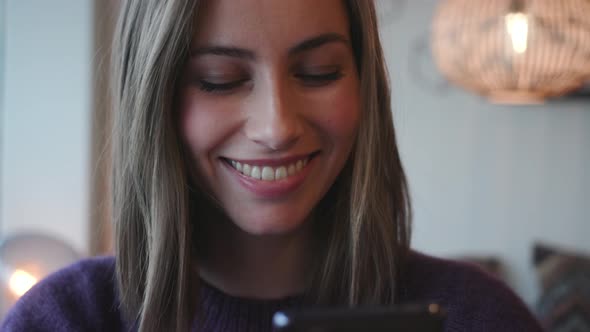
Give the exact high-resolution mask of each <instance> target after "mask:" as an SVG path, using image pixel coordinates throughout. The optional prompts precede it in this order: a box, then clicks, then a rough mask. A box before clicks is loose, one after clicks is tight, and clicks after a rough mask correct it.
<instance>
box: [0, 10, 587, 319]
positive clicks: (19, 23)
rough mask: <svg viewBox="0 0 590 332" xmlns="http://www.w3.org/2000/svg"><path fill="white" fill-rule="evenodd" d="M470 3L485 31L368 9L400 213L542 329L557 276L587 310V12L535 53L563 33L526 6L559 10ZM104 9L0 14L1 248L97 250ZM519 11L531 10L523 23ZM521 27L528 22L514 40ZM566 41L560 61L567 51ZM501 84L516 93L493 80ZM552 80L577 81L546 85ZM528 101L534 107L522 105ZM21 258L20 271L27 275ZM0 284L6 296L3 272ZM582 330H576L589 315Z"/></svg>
mask: <svg viewBox="0 0 590 332" xmlns="http://www.w3.org/2000/svg"><path fill="white" fill-rule="evenodd" d="M470 1H471V2H472V3H483V2H485V3H487V4H490V3H496V4H497V6H496V7H493V6H492V5H490V6H492V7H493V8H492V7H490V8H488V9H489V10H487V13H488V16H486V17H484V16H482V15H479V16H478V15H475V14H474V13H473V12H472V11H473V8H471V7H473V6H471V7H470V6H469V5H466V4H465V3H464V1H463V2H462V1H459V0H447V1H442V0H441V1H436V0H419V1H403V0H378V1H376V2H377V5H378V9H379V10H378V12H379V17H380V29H381V33H382V35H381V37H382V42H383V46H384V51H385V55H386V59H387V63H388V66H389V72H390V79H391V83H392V95H393V100H392V107H393V113H394V121H395V126H396V129H397V135H398V140H399V145H400V150H401V154H402V161H403V163H404V165H405V168H406V172H407V175H408V177H409V183H410V187H411V195H412V198H413V205H414V212H415V219H414V234H413V247H414V248H415V249H417V250H420V251H423V252H426V253H429V254H433V255H437V256H443V257H450V258H460V259H466V260H470V261H472V262H475V263H477V264H480V265H481V266H482V267H483V268H486V269H488V271H490V272H491V273H495V274H497V275H498V276H499V277H501V278H502V279H504V280H505V281H506V282H507V283H508V284H509V285H510V286H511V287H512V288H513V289H514V290H515V292H516V293H517V294H518V295H520V296H521V297H522V298H523V300H524V301H525V302H526V303H527V304H528V305H530V306H531V308H532V309H533V310H535V312H537V313H539V314H540V315H542V314H545V315H552V313H551V312H550V310H551V308H550V307H551V306H552V305H553V306H556V305H557V304H556V303H557V302H559V300H560V299H561V300H563V299H564V298H563V294H562V293H563V289H564V288H563V285H564V283H563V282H562V283H561V284H559V285H560V287H561V288H560V289H561V290H562V293H560V294H561V295H559V296H561V297H559V296H557V295H551V294H549V295H548V293H551V292H552V290H551V289H552V287H554V286H555V285H553V284H551V282H553V281H551V280H555V279H556V277H555V276H556V275H558V274H559V273H562V274H564V275H567V276H569V277H568V278H570V279H571V278H573V277H572V275H574V276H575V278H574V279H575V280H574V281H571V280H569V281H567V283H568V285H569V284H571V283H574V286H572V287H573V288H572V289H573V290H572V292H573V293H578V294H580V293H584V292H587V293H585V294H587V295H588V297H587V298H586V300H588V298H590V272H589V270H588V266H590V263H588V262H590V259H589V258H588V256H590V240H589V237H590V92H589V91H588V90H589V89H588V86H590V84H589V83H584V82H583V81H584V79H581V78H580V77H582V76H583V75H587V76H585V77H586V79H587V82H590V74H588V72H587V71H586V72H585V71H584V70H586V69H588V68H590V22H588V20H586V21H585V22H583V20H584V17H586V18H590V11H588V10H589V9H588V7H590V3H589V2H588V1H586V2H583V1H573V2H575V3H578V4H582V5H581V6H582V8H581V9H577V10H575V8H574V10H572V8H573V7H572V8H570V7H568V6H566V5H563V6H562V7H559V8H552V9H551V10H550V14H551V15H549V16H551V19H553V18H554V17H563V18H565V19H564V21H565V22H570V23H571V22H574V23H576V22H577V23H576V24H577V25H576V29H577V30H575V31H574V32H575V33H573V34H570V35H571V36H575V38H574V37H572V38H574V39H572V38H569V37H568V36H570V35H568V34H567V33H564V36H565V37H563V38H561V39H560V38H557V37H555V38H554V39H553V44H551V43H552V42H551V39H550V38H549V39H547V40H544V41H543V40H542V38H540V37H539V38H536V37H535V33H537V34H538V36H541V32H540V31H541V29H540V28H539V29H537V30H535V24H537V26H542V27H543V28H544V29H545V30H544V31H545V32H547V31H548V32H550V35H551V36H559V33H561V32H560V31H558V30H552V29H557V28H560V29H561V28H563V24H555V25H550V24H548V23H547V22H549V21H551V20H550V19H546V20H542V19H543V18H546V17H548V16H543V10H544V9H543V8H541V7H539V5H538V4H539V3H543V1H544V2H545V3H553V4H556V3H563V4H565V3H566V2H567V1H565V0H564V1H563V2H562V1H561V0H559V1H558V0H536V1H535V0H530V1H524V0H523V1H509V0H505V1H500V0H495V1H487V0H486V1H483V0H480V1H475V0H470ZM530 3H537V5H536V6H537V7H535V5H530ZM584 4H587V5H584ZM453 5H454V7H455V8H450V7H452V6H453ZM443 6H449V8H450V9H449V10H448V11H445V10H443V9H442V7H443ZM584 6H586V7H584ZM116 7H117V4H116V1H114V0H94V1H91V0H53V1H43V0H3V1H0V218H1V219H0V237H1V238H3V239H5V240H6V239H11V238H12V237H14V236H17V235H18V234H43V235H45V236H47V237H50V238H52V239H54V240H55V242H56V243H60V244H61V245H63V246H64V247H68V248H71V249H72V251H74V252H75V253H77V255H78V257H84V256H90V255H98V254H105V253H108V252H109V250H110V247H111V241H110V225H109V221H108V214H109V212H108V209H109V206H108V180H107V174H108V163H109V155H108V148H109V146H108V132H109V127H108V119H109V117H108V104H109V102H108V94H107V88H106V85H105V80H106V79H107V78H108V77H107V76H106V75H107V74H108V73H107V72H106V68H108V52H109V47H110V46H109V43H110V38H111V33H112V28H113V25H114V23H113V21H114V20H113V13H114V12H116ZM530 8H533V9H534V8H537V9H534V10H533V12H527V10H530ZM539 8H541V9H539ZM495 10H496V11H495ZM498 10H499V11H498ZM535 10H536V11H535ZM560 10H561V12H560ZM470 11H471V12H470ZM479 12H482V11H481V10H480V11H479ZM496 12H497V13H499V14H494V13H496ZM510 13H512V14H515V13H516V14H523V15H524V16H515V17H516V19H517V21H516V23H515V24H516V25H515V26H517V29H520V30H517V31H516V32H514V31H511V30H509V25H508V23H506V25H503V23H502V24H496V25H494V24H490V22H505V21H506V22H508V21H507V20H508V18H507V15H508V14H510ZM572 13H578V14H581V15H582V16H581V18H572V16H571V15H573V14H572ZM585 14H587V15H586V16H584V15H585ZM445 15H446V16H445ZM490 15H492V16H490ZM493 15H496V16H497V17H493ZM526 15H528V16H526ZM512 17H514V16H512ZM519 17H525V18H526V17H528V18H529V21H518V19H519ZM465 18H468V19H465ZM578 19H579V20H581V21H580V22H578V21H576V20H578ZM478 20H479V21H478ZM498 20H500V21H498ZM436 22H438V23H436ZM523 22H525V23H527V22H528V23H527V24H528V25H525V26H524V28H523ZM434 23H436V28H437V30H434V29H433V27H434V26H435V24H434ZM457 24H458V25H457ZM519 24H520V25H519ZM513 25H514V24H513ZM519 26H520V28H518V27H519ZM493 27H495V28H497V29H499V30H498V31H500V30H501V31H502V32H501V33H502V34H503V35H502V36H505V35H507V36H508V37H506V38H508V39H506V38H504V37H502V38H504V39H506V40H508V41H509V42H510V41H512V42H513V43H514V42H515V40H518V38H521V39H520V40H521V42H522V38H523V37H522V36H523V35H522V33H523V32H522V31H525V33H524V38H525V39H524V43H525V45H529V49H525V50H520V51H519V50H517V49H516V46H515V45H516V44H510V43H508V44H506V43H504V44H501V43H494V42H493V41H489V40H487V39H486V37H485V36H492V35H493V31H492V30H493V29H492V28H493ZM495 28H494V29H495ZM502 29H503V30H502ZM507 29H508V30H507ZM523 29H524V30H523ZM527 29H528V30H527ZM519 31H520V32H519ZM527 31H528V32H527ZM536 31H538V32H536ZM469 32H472V35H469ZM518 33H520V37H518V36H519V35H518ZM527 33H528V34H529V35H528V38H529V39H528V41H527V39H526V36H527ZM515 36H516V37H515ZM509 37H512V39H510V38H509ZM490 38H492V37H490ZM535 38H536V39H535ZM568 38H569V39H568ZM576 38H577V39H576ZM504 39H502V40H504ZM490 40H492V39H490ZM494 40H495V39H494ZM555 40H561V42H555ZM572 40H573V43H574V44H575V45H574V46H572V45H570V44H568V43H570V42H572ZM479 41H483V42H481V43H480V42H479ZM527 43H528V44H527ZM494 45H495V46H494ZM502 45H504V46H506V45H508V49H509V51H510V52H516V53H519V54H520V53H522V54H527V55H526V56H525V55H521V56H520V58H518V59H517V58H516V57H517V56H518V55H514V54H516V53H514V54H513V55H511V56H512V57H513V58H510V59H512V60H511V61H512V62H510V65H506V62H505V60H506V57H505V56H503V57H501V58H502V59H504V60H503V61H504V62H502V61H500V62H502V66H500V67H501V68H500V69H498V70H495V69H494V70H493V71H492V73H490V72H489V71H488V72H486V69H489V68H495V67H493V66H495V64H494V62H493V61H492V62H489V61H485V59H487V58H486V55H485V54H484V53H485V52H488V51H489V52H492V53H493V52H500V53H502V52H504V53H505V52H506V47H504V49H502V50H501V51H498V50H494V49H493V48H494V47H500V48H501V47H503V46H502ZM510 45H512V46H513V47H515V49H514V50H512V49H511V48H510ZM534 45H537V46H539V45H540V46H539V47H540V48H539V49H540V50H541V51H539V49H536V48H533V46H534ZM548 45H549V46H548ZM543 47H544V48H543ZM488 49H491V50H488ZM564 50H574V51H575V52H578V53H577V54H574V55H569V54H566V53H564V52H565V51H564ZM435 51H436V52H437V53H435ZM484 51H485V52H484ZM527 52H528V53H527ZM535 52H537V53H538V54H542V55H543V56H542V57H541V58H542V59H544V60H543V61H553V60H550V58H551V57H550V55H551V52H557V53H556V54H558V55H557V56H555V58H557V59H561V60H563V59H574V58H575V59H577V60H576V61H577V63H576V64H575V66H574V67H573V68H574V69H571V70H570V69H567V70H565V72H566V74H560V75H561V76H550V79H547V77H546V76H543V75H542V74H539V75H538V76H535V75H533V74H536V70H541V69H542V68H558V69H559V68H563V66H565V65H563V64H557V65H553V64H549V65H544V64H540V65H538V66H536V67H534V68H532V67H530V66H531V64H533V63H535V61H538V58H535V57H534V55H535ZM504 53H502V54H504ZM564 54H565V55H564ZM457 57H459V58H457ZM478 57H479V58H478ZM478 59H479V60H478ZM481 59H484V60H481ZM519 59H520V60H519ZM535 59H537V60H535ZM547 59H549V60H547ZM561 60H560V61H561ZM556 61H557V60H556ZM584 61H585V62H584ZM449 64H450V65H449ZM527 66H529V67H527ZM552 66H553V67H552ZM539 68H541V69H539ZM556 70H557V69H556ZM568 70H569V71H568ZM510 71H512V73H510ZM493 73H499V74H497V75H496V76H494V75H493ZM515 73H516V74H518V73H525V74H524V76H526V78H519V79H516V80H514V79H513V80H512V81H511V79H508V78H507V77H509V75H512V74H515ZM510 77H512V76H510ZM564 77H566V78H567V77H575V78H576V79H577V81H576V82H575V83H569V82H567V83H563V84H561V85H559V84H558V85H556V84H553V83H555V82H557V81H559V82H562V81H563V79H564ZM451 81H452V82H454V83H450V82H451ZM478 82H480V83H478ZM481 82H483V83H481ZM511 82H512V83H511ZM514 82H516V83H514ZM523 82H524V83H523ZM485 84H487V85H485ZM503 84H504V85H503ZM544 87H546V88H544ZM533 88H535V89H536V90H535V91H534V93H528V94H527V93H523V91H525V92H527V91H528V92H531V91H532V89H533ZM559 89H561V90H559ZM516 90H517V91H516ZM2 248H3V247H1V246H0V259H2V257H4V256H3V255H4V254H3V253H2V252H1V250H3V249H2ZM5 250H8V249H5ZM12 250H14V249H12ZM31 255H32V256H30V257H29V256H28V257H25V258H23V259H25V260H26V259H30V260H34V259H35V258H34V257H33V256H34V254H31ZM72 257H76V256H75V255H73V256H72ZM556 257H557V258H560V259H562V260H561V261H560V260H556V259H557V258H556ZM548 258H550V259H552V260H551V264H548V263H547V262H549V261H548V260H547V259H548ZM564 259H565V261H567V263H563V260H564ZM572 260H574V261H575V262H578V263H576V264H574V263H571V261H572ZM56 261H59V260H56ZM580 261H581V262H582V263H579V262H580ZM60 264H61V263H60ZM64 264H65V263H64ZM551 266H553V269H554V270H553V271H550V272H548V269H550V268H551ZM555 266H559V268H558V269H557V270H555V269H556V268H555ZM580 266H583V267H584V268H583V269H581V268H580ZM47 269H48V270H51V269H53V268H47ZM580 269H581V270H580ZM563 271H567V272H563ZM571 271H582V272H575V273H573V272H571ZM3 275H4V279H3V282H5V283H7V282H8V281H7V280H8V277H7V272H3ZM549 276H550V277H549ZM564 278H565V277H564ZM575 282H577V283H578V284H580V285H578V284H575ZM555 287H557V286H555ZM580 290H583V291H582V292H580ZM568 301H570V302H572V301H573V300H571V298H568ZM580 301H585V300H584V299H582V300H579V299H576V300H575V301H573V303H574V304H573V305H574V306H575V308H578V307H580V308H582V307H583V305H581V304H579V303H580ZM588 301H589V302H585V303H590V300H588ZM6 303H8V302H6ZM561 305H562V307H563V304H561ZM586 308H589V307H586ZM578 311H579V310H578ZM587 312H588V311H586V313H587ZM551 317H552V318H546V317H543V319H554V318H555V316H551ZM586 319H587V320H586V321H585V322H586V323H587V324H588V325H586V326H587V327H588V328H589V329H590V315H589V316H586Z"/></svg>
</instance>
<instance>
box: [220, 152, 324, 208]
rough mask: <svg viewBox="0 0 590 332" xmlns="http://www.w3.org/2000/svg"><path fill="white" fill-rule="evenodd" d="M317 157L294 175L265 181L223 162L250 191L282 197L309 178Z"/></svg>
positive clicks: (271, 196) (264, 196) (257, 194)
mask: <svg viewBox="0 0 590 332" xmlns="http://www.w3.org/2000/svg"><path fill="white" fill-rule="evenodd" d="M316 159H317V158H315V157H314V158H311V160H309V161H308V163H307V165H306V166H305V167H304V168H303V169H302V170H301V171H299V172H297V173H295V174H294V175H291V176H288V177H286V178H283V179H281V180H275V181H265V180H258V179H254V178H251V177H249V176H245V175H244V174H242V173H240V172H238V170H236V169H235V168H233V167H232V166H231V165H229V164H228V163H227V162H223V161H222V163H223V164H224V165H225V166H226V167H227V168H229V170H230V172H231V173H232V175H233V176H235V178H236V179H237V180H238V182H239V183H240V184H241V185H242V186H243V187H244V188H246V189H248V190H249V191H250V192H252V193H254V194H255V195H256V196H259V197H263V198H280V197H282V196H286V195H289V194H291V193H292V192H294V191H295V190H297V188H299V186H301V184H303V182H304V181H305V179H306V178H307V175H308V174H309V172H310V170H311V168H312V167H313V165H314V164H315V160H316Z"/></svg>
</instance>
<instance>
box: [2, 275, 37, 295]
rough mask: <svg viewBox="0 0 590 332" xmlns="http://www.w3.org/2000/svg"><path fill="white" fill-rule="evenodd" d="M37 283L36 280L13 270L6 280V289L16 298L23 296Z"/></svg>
mask: <svg viewBox="0 0 590 332" xmlns="http://www.w3.org/2000/svg"><path fill="white" fill-rule="evenodd" d="M36 283H37V278H35V277H34V276H32V275H31V274H30V273H28V272H26V271H23V270H18V269H17V270H15V271H14V272H13V273H12V275H11V276H10V279H9V280H8V287H10V290H11V291H12V292H13V293H14V294H15V295H16V296H18V297H21V296H22V295H23V294H25V293H26V292H27V291H28V290H29V289H30V288H31V287H33V286H34V285H35V284H36Z"/></svg>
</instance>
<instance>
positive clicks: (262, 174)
mask: <svg viewBox="0 0 590 332" xmlns="http://www.w3.org/2000/svg"><path fill="white" fill-rule="evenodd" d="M230 161H231V165H232V166H233V167H234V168H235V169H236V170H237V171H238V172H240V173H242V174H244V175H246V176H249V177H251V178H255V179H258V180H265V181H274V180H280V179H284V178H286V177H288V176H291V175H293V174H296V173H297V172H299V171H301V170H302V169H303V167H305V166H306V165H307V158H305V159H301V160H298V161H297V162H294V163H292V164H290V165H285V166H278V167H272V166H264V165H256V166H252V165H248V164H245V163H240V162H239V161H235V160H230Z"/></svg>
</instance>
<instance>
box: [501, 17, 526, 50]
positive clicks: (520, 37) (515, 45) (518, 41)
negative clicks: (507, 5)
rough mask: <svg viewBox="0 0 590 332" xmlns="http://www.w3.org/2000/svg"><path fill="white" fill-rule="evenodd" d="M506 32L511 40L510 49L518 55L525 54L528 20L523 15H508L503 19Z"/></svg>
mask: <svg viewBox="0 0 590 332" xmlns="http://www.w3.org/2000/svg"><path fill="white" fill-rule="evenodd" d="M505 23H506V31H507V32H508V35H510V39H511V40H512V49H514V52H516V53H518V54H522V53H524V52H526V49H527V40H528V35H529V19H528V17H527V15H525V14H523V13H510V14H508V15H506V17H505Z"/></svg>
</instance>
